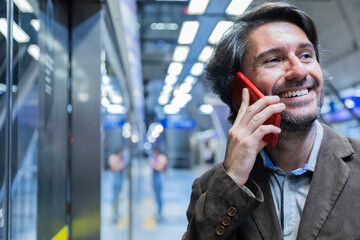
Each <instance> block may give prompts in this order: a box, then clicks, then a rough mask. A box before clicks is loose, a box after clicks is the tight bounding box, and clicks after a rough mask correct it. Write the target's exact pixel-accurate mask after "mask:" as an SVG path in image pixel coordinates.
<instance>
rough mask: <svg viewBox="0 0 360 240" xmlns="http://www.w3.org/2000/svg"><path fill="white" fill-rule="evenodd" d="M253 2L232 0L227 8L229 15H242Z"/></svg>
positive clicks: (226, 11) (250, 0) (249, 0)
mask: <svg viewBox="0 0 360 240" xmlns="http://www.w3.org/2000/svg"><path fill="white" fill-rule="evenodd" d="M251 2H252V0H232V1H231V2H230V4H229V6H228V7H227V8H226V10H225V13H226V14H227V15H240V14H242V13H243V12H245V10H246V9H247V8H248V7H249V5H250V3H251Z"/></svg>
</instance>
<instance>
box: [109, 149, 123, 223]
mask: <svg viewBox="0 0 360 240" xmlns="http://www.w3.org/2000/svg"><path fill="white" fill-rule="evenodd" d="M108 164H109V168H110V170H111V173H112V176H113V186H112V190H113V198H112V206H113V222H117V221H118V220H119V218H120V213H119V200H120V193H121V189H122V186H123V181H124V169H125V161H124V157H123V149H122V148H119V149H117V150H116V151H115V152H114V153H113V154H111V155H110V156H109V159H108Z"/></svg>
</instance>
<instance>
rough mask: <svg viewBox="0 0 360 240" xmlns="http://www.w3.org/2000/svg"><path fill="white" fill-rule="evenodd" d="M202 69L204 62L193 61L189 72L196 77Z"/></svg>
mask: <svg viewBox="0 0 360 240" xmlns="http://www.w3.org/2000/svg"><path fill="white" fill-rule="evenodd" d="M203 71H204V64H203V63H199V62H198V63H195V64H194V65H193V66H192V68H191V70H190V73H191V74H192V75H194V76H196V77H198V76H200V75H201V74H202V73H203Z"/></svg>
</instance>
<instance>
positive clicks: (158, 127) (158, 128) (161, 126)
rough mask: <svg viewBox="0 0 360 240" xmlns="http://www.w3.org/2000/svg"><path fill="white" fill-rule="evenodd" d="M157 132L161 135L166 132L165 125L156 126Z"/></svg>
mask: <svg viewBox="0 0 360 240" xmlns="http://www.w3.org/2000/svg"><path fill="white" fill-rule="evenodd" d="M154 129H155V131H157V132H159V133H161V132H162V131H164V127H163V125H161V124H156V126H155V128H154Z"/></svg>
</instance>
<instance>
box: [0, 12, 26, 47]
mask: <svg viewBox="0 0 360 240" xmlns="http://www.w3.org/2000/svg"><path fill="white" fill-rule="evenodd" d="M0 32H1V33H2V35H4V36H5V38H7V21H6V19H5V18H0ZM13 34H14V39H15V40H16V41H17V42H18V43H25V42H28V41H29V40H30V37H29V35H27V34H26V33H25V32H24V31H23V30H22V29H21V28H20V27H19V26H18V25H17V24H16V23H15V22H13Z"/></svg>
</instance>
